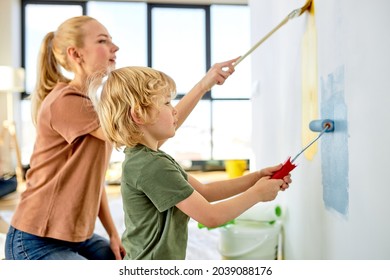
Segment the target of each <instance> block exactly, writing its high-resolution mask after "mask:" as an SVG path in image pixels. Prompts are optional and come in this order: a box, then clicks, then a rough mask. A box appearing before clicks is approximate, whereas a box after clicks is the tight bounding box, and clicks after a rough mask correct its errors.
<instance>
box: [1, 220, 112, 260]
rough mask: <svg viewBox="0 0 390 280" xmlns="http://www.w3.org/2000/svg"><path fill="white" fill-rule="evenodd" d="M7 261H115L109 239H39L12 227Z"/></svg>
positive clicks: (95, 235) (8, 234)
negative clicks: (69, 240)
mask: <svg viewBox="0 0 390 280" xmlns="http://www.w3.org/2000/svg"><path fill="white" fill-rule="evenodd" d="M5 258H6V259H7V260H115V255H114V253H113V252H112V251H111V249H110V243H109V241H108V240H107V239H105V238H103V237H101V236H99V235H97V234H94V235H93V236H92V237H91V238H90V239H88V240H86V241H83V242H68V241H62V240H58V239H53V238H46V237H39V236H36V235H33V234H29V233H26V232H23V231H20V230H17V229H16V228H14V227H12V226H11V227H10V228H9V231H8V233H7V238H6V244H5Z"/></svg>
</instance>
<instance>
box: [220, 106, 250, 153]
mask: <svg viewBox="0 0 390 280" xmlns="http://www.w3.org/2000/svg"><path fill="white" fill-rule="evenodd" d="M251 119H252V113H251V103H250V101H240V102H238V101H214V102H213V158H214V159H250V158H251V154H252V149H251V143H250V136H251Z"/></svg>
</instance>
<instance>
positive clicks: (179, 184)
mask: <svg viewBox="0 0 390 280" xmlns="http://www.w3.org/2000/svg"><path fill="white" fill-rule="evenodd" d="M99 86H100V79H96V80H95V81H92V83H91V87H90V88H91V90H90V96H91V99H92V100H95V101H94V102H95V107H96V111H97V113H98V116H99V119H100V122H101V125H102V129H103V131H104V134H105V135H106V137H107V138H108V139H109V141H111V142H112V143H114V144H115V146H117V147H122V146H125V147H126V148H125V150H124V152H125V161H124V163H123V170H122V184H121V192H122V199H123V208H124V212H125V226H126V229H125V232H124V234H123V236H122V242H123V245H124V247H125V249H126V256H125V259H185V253H186V247H187V224H188V221H189V218H190V217H191V218H193V219H194V220H196V221H198V222H200V223H202V224H204V225H206V226H207V227H217V226H219V225H222V224H224V223H226V222H228V221H230V220H232V219H235V218H236V217H237V216H239V215H240V214H242V213H243V212H244V211H245V210H247V209H249V208H250V207H251V206H253V205H254V204H256V203H258V202H261V201H270V200H273V199H274V198H275V197H276V196H277V194H278V192H279V191H280V190H285V189H286V188H288V184H289V183H290V182H291V178H290V175H288V176H286V177H285V178H283V180H281V179H270V176H271V175H272V174H273V173H274V172H275V171H277V170H279V169H280V168H281V165H278V166H274V167H268V168H265V169H262V170H260V171H257V172H253V173H250V174H247V175H245V176H242V177H240V178H236V179H230V180H226V181H220V182H214V183H209V184H202V183H201V182H199V181H197V180H196V179H195V178H194V177H192V176H191V175H189V174H187V173H186V172H185V171H184V170H183V169H182V168H181V167H180V165H179V164H178V163H177V162H176V161H175V160H174V159H173V158H172V157H171V156H169V155H168V154H166V153H165V152H163V151H162V150H160V149H159V146H160V143H161V142H164V141H165V140H166V139H169V138H171V137H173V136H174V135H175V131H176V129H177V126H178V123H179V119H180V112H178V111H177V109H175V108H174V107H172V105H171V100H172V97H173V96H174V94H175V83H174V81H173V80H172V79H171V78H170V77H169V76H167V75H166V74H164V73H162V72H160V71H157V70H153V69H151V68H147V67H125V68H121V69H117V70H115V71H112V72H110V73H109V74H108V77H107V78H106V79H104V82H103V85H102V86H100V88H101V89H102V90H101V93H99V90H97V89H98V88H99ZM97 96H99V97H97ZM213 202H215V203H213Z"/></svg>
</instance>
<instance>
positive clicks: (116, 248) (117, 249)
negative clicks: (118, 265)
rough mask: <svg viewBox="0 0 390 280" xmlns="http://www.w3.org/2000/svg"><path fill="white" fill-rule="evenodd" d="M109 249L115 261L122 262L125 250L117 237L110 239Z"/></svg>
mask: <svg viewBox="0 0 390 280" xmlns="http://www.w3.org/2000/svg"><path fill="white" fill-rule="evenodd" d="M110 248H111V250H112V252H113V253H114V255H115V259H116V260H123V258H124V256H125V255H126V250H125V248H124V247H123V245H122V243H121V240H120V238H119V236H118V235H115V236H113V237H111V238H110Z"/></svg>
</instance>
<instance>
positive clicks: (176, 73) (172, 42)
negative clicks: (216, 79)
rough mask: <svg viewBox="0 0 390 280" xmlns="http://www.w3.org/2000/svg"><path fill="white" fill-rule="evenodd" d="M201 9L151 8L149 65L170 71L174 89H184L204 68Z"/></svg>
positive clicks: (203, 18)
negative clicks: (150, 59)
mask: <svg viewBox="0 0 390 280" xmlns="http://www.w3.org/2000/svg"><path fill="white" fill-rule="evenodd" d="M205 38H206V37H205V11H204V10H203V9H189V8H188V9H187V8H157V7H155V8H153V9H152V67H153V68H156V69H158V70H161V71H164V72H165V73H167V74H168V75H170V76H171V77H172V78H173V79H174V80H175V81H176V84H177V92H178V93H186V92H188V91H189V90H190V89H191V88H192V87H193V86H194V85H195V83H196V82H198V80H199V79H200V78H201V77H202V76H203V75H204V74H205V72H206V59H205V57H206V45H205Z"/></svg>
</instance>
